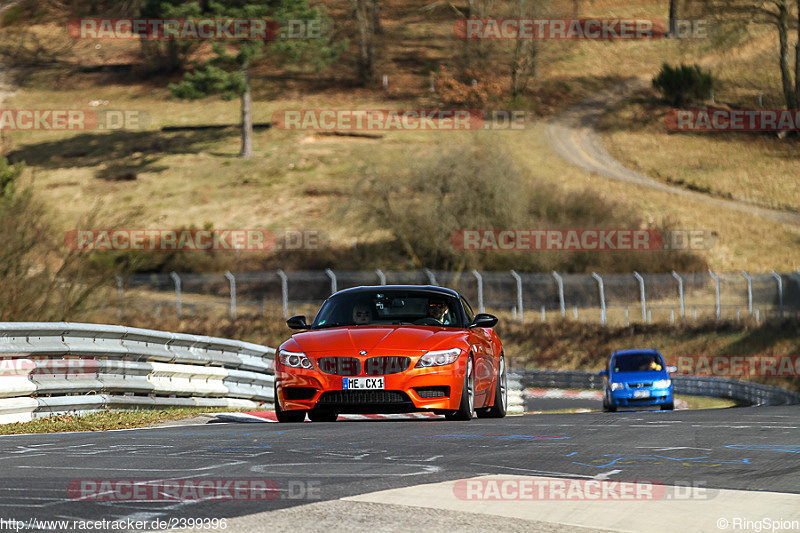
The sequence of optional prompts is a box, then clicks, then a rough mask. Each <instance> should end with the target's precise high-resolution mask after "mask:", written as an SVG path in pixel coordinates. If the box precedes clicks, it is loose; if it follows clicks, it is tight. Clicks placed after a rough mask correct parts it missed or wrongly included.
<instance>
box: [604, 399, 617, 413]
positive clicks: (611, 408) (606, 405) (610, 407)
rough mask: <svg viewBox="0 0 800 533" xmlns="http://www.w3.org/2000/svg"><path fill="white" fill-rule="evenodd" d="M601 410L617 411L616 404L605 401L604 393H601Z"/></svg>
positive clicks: (606, 411)
mask: <svg viewBox="0 0 800 533" xmlns="http://www.w3.org/2000/svg"><path fill="white" fill-rule="evenodd" d="M603 412H605V413H616V412H617V406H616V405H611V404H610V403H608V402H607V401H606V397H605V395H603Z"/></svg>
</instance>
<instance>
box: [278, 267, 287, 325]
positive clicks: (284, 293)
mask: <svg viewBox="0 0 800 533" xmlns="http://www.w3.org/2000/svg"><path fill="white" fill-rule="evenodd" d="M277 274H278V277H279V278H281V299H282V300H283V318H289V278H288V276H286V272H284V271H283V270H278V272H277Z"/></svg>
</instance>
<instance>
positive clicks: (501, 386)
mask: <svg viewBox="0 0 800 533" xmlns="http://www.w3.org/2000/svg"><path fill="white" fill-rule="evenodd" d="M286 323H287V325H288V326H289V327H290V328H292V329H297V330H304V331H302V332H300V333H295V334H294V335H292V338H291V339H289V340H287V341H286V342H284V343H283V344H281V346H280V349H279V350H278V354H277V356H276V357H275V411H276V414H277V418H278V421H280V422H302V421H303V420H304V419H305V417H306V414H308V417H309V418H310V419H311V420H312V421H314V422H321V421H329V422H330V421H334V420H336V417H337V416H338V414H339V413H362V414H364V413H406V412H412V411H433V412H434V413H439V414H444V415H445V416H446V417H447V418H448V419H449V420H470V419H471V418H472V416H473V413H477V415H478V416H479V417H486V418H491V417H494V418H500V417H503V416H505V414H506V405H507V386H506V365H505V359H504V357H503V346H502V344H501V343H500V339H499V338H498V337H497V334H496V333H495V332H494V330H493V329H492V328H493V327H494V326H495V324H497V317H494V316H492V315H489V314H486V313H478V314H477V315H476V314H474V313H473V312H472V308H471V307H470V305H469V303H467V301H466V300H465V299H464V297H463V296H461V295H459V294H458V293H457V292H456V291H453V290H450V289H445V288H442V287H432V286H416V285H414V286H406V285H383V286H378V287H357V288H353V289H347V290H343V291H339V292H337V293H336V294H334V295H332V296H331V297H330V298H328V299H327V300H325V302H324V303H323V304H322V307H321V308H320V310H319V312H318V313H317V316H316V317H314V321H313V322H312V323H311V325H308V324H306V319H305V317H303V316H295V317H292V318H290V319H289V320H288V321H287V322H286Z"/></svg>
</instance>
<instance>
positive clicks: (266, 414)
mask: <svg viewBox="0 0 800 533" xmlns="http://www.w3.org/2000/svg"><path fill="white" fill-rule="evenodd" d="M210 414H211V415H212V416H215V417H217V419H219V420H225V421H226V422H277V421H278V418H277V417H276V416H275V411H249V412H242V413H210ZM421 418H440V419H442V420H443V419H444V416H442V415H436V414H433V413H401V414H385V415H351V414H342V415H339V420H417V419H421Z"/></svg>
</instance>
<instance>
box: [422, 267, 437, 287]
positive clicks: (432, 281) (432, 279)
mask: <svg viewBox="0 0 800 533" xmlns="http://www.w3.org/2000/svg"><path fill="white" fill-rule="evenodd" d="M422 271H423V272H425V275H426V276H428V283H430V284H431V285H436V286H438V285H439V284H438V283H436V276H434V275H433V272H432V271H431V269H430V268H423V269H422Z"/></svg>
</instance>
